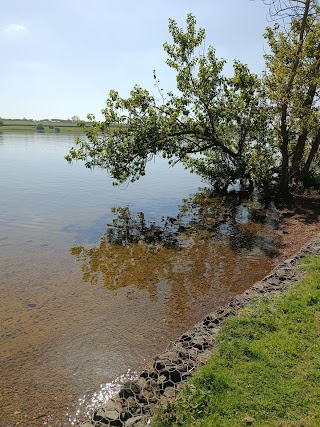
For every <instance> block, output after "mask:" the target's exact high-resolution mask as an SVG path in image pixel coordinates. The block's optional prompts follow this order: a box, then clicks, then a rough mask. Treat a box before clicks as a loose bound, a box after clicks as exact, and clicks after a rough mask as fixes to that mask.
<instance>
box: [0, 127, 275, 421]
mask: <svg viewBox="0 0 320 427" xmlns="http://www.w3.org/2000/svg"><path fill="white" fill-rule="evenodd" d="M74 139H75V136H72V135H62V134H61V135H49V134H48V135H47V134H1V133H0V197H1V210H0V254H1V255H0V271H1V279H0V316H1V319H0V339H1V342H0V357H1V367H0V369H1V377H0V378H1V379H0V382H1V391H2V394H1V397H0V426H1V425H6V426H9V425H10V426H11V425H12V426H13V425H16V423H17V422H19V423H20V424H21V425H25V426H33V427H35V426H64V425H66V426H67V425H75V424H76V422H77V421H79V420H82V419H84V418H86V417H87V416H88V414H89V413H90V411H91V410H92V408H93V407H94V406H95V405H97V404H98V403H99V402H100V401H104V400H105V399H106V398H107V395H108V392H110V390H112V387H113V386H116V385H117V384H118V383H119V382H121V379H122V378H124V377H126V376H130V375H132V373H134V372H135V371H138V370H139V369H140V368H141V367H143V366H144V364H145V363H146V362H147V361H149V360H151V358H152V356H153V355H155V354H157V353H159V352H160V351H162V350H164V349H165V347H166V345H167V344H168V343H169V341H170V340H173V339H176V338H177V337H178V336H179V335H180V334H181V333H183V332H184V331H185V330H187V329H188V328H189V327H190V326H191V325H192V324H194V323H195V322H197V321H199V320H200V319H201V318H202V317H204V316H205V315H206V314H207V313H208V312H210V311H211V310H213V309H215V308H217V307H218V306H219V305H221V304H224V303H225V302H226V301H227V299H228V298H229V297H230V296H231V295H234V294H235V293H238V292H241V291H243V290H244V289H246V288H247V287H249V286H251V284H252V283H254V282H255V281H256V280H258V279H260V278H262V277H263V276H264V275H265V274H266V273H267V272H268V271H270V270H271V269H272V268H273V265H274V256H275V254H276V250H275V245H276V243H277V238H276V237H277V235H276V232H275V227H276V220H275V218H274V212H273V210H272V209H269V210H268V211H266V210H263V209H261V207H260V206H259V205H257V204H254V203H252V202H243V201H239V200H238V199H234V198H231V197H230V198H226V199H225V200H221V199H216V198H212V197H208V196H207V195H203V194H202V193H201V192H199V191H198V188H199V187H204V184H203V183H201V181H200V180H199V178H198V177H197V176H195V175H192V174H190V173H189V172H188V171H185V170H184V168H183V167H182V166H181V165H176V166H175V167H174V168H171V167H169V166H168V164H167V162H166V161H165V160H163V159H161V158H157V159H156V160H155V161H152V162H150V163H149V164H148V167H147V174H146V176H145V177H143V178H142V179H141V180H139V181H138V182H136V183H134V184H131V183H130V184H128V185H122V186H113V185H112V180H111V179H110V177H109V176H108V174H107V172H106V171H102V170H99V169H95V170H88V169H86V168H85V167H84V165H83V164H82V163H74V164H72V165H69V164H68V163H67V162H66V161H65V160H64V155H65V154H66V153H67V152H68V150H69V149H70V148H71V147H72V146H73V145H74ZM133 375H134V374H133Z"/></svg>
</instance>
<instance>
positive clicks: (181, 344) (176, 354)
mask: <svg viewBox="0 0 320 427" xmlns="http://www.w3.org/2000/svg"><path fill="white" fill-rule="evenodd" d="M310 254H315V255H320V234H317V235H315V236H314V237H313V238H312V239H311V240H310V241H309V242H308V243H306V244H304V245H303V246H302V248H301V249H300V250H299V251H298V252H297V253H296V254H295V255H294V256H292V257H291V258H288V259H286V260H285V261H284V262H281V263H280V264H278V265H277V266H276V267H275V268H274V269H273V270H272V271H271V272H270V273H269V274H268V275H267V276H265V277H264V278H263V279H262V280H260V281H258V282H256V283H255V284H254V285H253V286H251V287H250V288H249V289H247V290H246V291H244V292H243V293H242V294H239V295H236V296H233V297H231V298H230V299H229V301H228V303H227V304H226V305H225V306H224V307H221V308H220V309H217V310H215V311H213V312H211V313H210V314H208V315H207V316H206V317H205V318H204V319H203V320H202V321H200V322H199V323H197V324H195V325H194V326H193V327H192V328H191V329H189V330H188V331H186V332H185V333H184V334H182V335H181V336H180V338H178V339H177V340H176V341H174V342H171V343H170V344H169V345H168V347H167V349H166V350H165V351H164V352H162V353H160V354H159V355H157V356H155V357H154V358H153V361H152V362H151V363H150V364H149V365H147V366H146V368H145V369H144V370H143V371H142V372H141V373H140V374H139V377H138V378H137V379H136V380H134V381H130V382H128V383H125V384H124V385H123V386H122V387H121V390H120V391H119V393H117V394H116V395H115V396H114V397H113V398H111V399H110V400H109V401H108V402H107V403H106V404H104V405H102V406H101V407H99V408H97V409H96V410H95V411H94V413H93V415H92V418H91V420H88V421H85V422H83V423H80V426H81V427H90V426H95V427H104V426H119V427H120V426H123V427H146V426H147V425H148V422H149V419H150V418H151V417H152V415H153V414H154V411H155V409H156V407H157V406H158V405H159V404H165V403H169V404H170V403H172V402H173V401H174V399H175V396H176V393H177V392H178V391H179V388H180V387H181V385H182V384H183V383H184V382H185V380H186V379H187V378H188V377H190V375H191V373H192V372H193V371H194V370H196V369H197V368H199V367H200V366H202V365H204V364H205V363H206V361H207V360H208V359H209V358H210V357H211V355H212V353H213V352H214V349H215V337H216V335H217V333H218V331H219V329H220V326H221V324H222V323H223V321H224V320H225V319H226V318H228V317H229V316H230V315H231V314H233V313H235V312H237V311H238V310H241V309H242V308H244V307H246V306H247V305H249V304H250V303H251V302H252V301H254V300H256V299H257V298H265V297H267V296H269V295H280V294H281V293H282V292H284V291H285V290H286V289H288V288H289V287H290V286H291V285H292V284H294V283H296V282H297V281H298V280H300V279H301V278H302V277H303V274H304V271H303V269H302V268H301V267H299V261H300V260H301V259H302V258H304V257H305V256H306V255H310Z"/></svg>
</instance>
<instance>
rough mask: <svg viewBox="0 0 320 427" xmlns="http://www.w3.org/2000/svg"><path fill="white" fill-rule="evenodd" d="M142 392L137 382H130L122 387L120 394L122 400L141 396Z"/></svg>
mask: <svg viewBox="0 0 320 427" xmlns="http://www.w3.org/2000/svg"><path fill="white" fill-rule="evenodd" d="M140 391H141V387H140V386H139V384H138V383H137V382H136V381H128V382H126V383H125V384H124V385H123V386H122V387H121V390H120V391H119V393H118V394H119V396H120V397H121V398H122V399H127V398H128V397H129V396H134V395H136V394H139V393H140Z"/></svg>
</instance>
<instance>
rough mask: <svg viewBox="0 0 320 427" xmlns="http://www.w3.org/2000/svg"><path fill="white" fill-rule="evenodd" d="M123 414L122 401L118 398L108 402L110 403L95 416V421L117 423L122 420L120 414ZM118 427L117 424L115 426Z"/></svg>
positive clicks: (102, 407)
mask: <svg viewBox="0 0 320 427" xmlns="http://www.w3.org/2000/svg"><path fill="white" fill-rule="evenodd" d="M121 412H122V401H121V400H118V399H116V398H113V399H110V400H108V402H107V403H106V404H105V405H103V406H101V407H100V408H99V409H98V410H97V411H96V412H95V413H94V415H93V421H107V420H110V421H115V420H120V413H121ZM113 425H116V424H113Z"/></svg>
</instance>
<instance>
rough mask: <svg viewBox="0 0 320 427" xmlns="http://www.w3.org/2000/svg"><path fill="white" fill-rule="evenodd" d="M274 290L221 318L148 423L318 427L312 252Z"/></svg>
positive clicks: (317, 286) (319, 340)
mask: <svg viewBox="0 0 320 427" xmlns="http://www.w3.org/2000/svg"><path fill="white" fill-rule="evenodd" d="M303 267H304V268H305V269H306V270H307V272H308V273H307V275H306V277H305V278H304V279H303V280H302V281H301V282H300V283H298V284H297V285H294V286H293V287H292V288H290V290H288V291H287V292H285V293H284V294H282V295H281V296H277V297H272V298H268V299H264V300H262V301H261V300H259V301H256V303H255V304H253V305H252V306H250V307H248V308H246V309H245V310H243V311H242V312H240V313H238V314H236V315H234V316H232V317H231V318H230V319H228V320H227V321H226V322H225V323H224V324H223V326H222V327H221V330H220V332H219V335H218V344H217V348H216V351H215V353H214V355H213V357H212V359H211V360H210V362H209V363H208V364H207V365H205V366H204V367H203V368H202V369H200V370H199V371H198V372H197V373H196V374H195V375H194V376H193V377H192V378H191V380H190V381H189V382H188V383H187V384H186V386H184V387H183V389H182V391H181V392H180V393H179V397H178V399H177V402H176V403H175V404H174V405H173V406H169V407H167V408H164V409H161V410H160V411H159V413H158V415H157V416H156V417H155V419H154V420H153V421H152V423H151V426H152V427H163V426H166V427H169V426H172V427H174V426H175V427H177V426H183V427H187V426H192V427H200V426H201V427H213V426H214V427H239V426H246V425H253V426H259V427H260V426H261V427H264V426H272V427H276V426H277V427H280V426H281V427H289V426H290V427H298V426H299V427H319V426H320V256H310V257H307V258H306V259H305V260H304V261H303Z"/></svg>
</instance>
